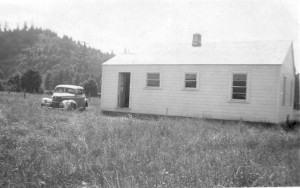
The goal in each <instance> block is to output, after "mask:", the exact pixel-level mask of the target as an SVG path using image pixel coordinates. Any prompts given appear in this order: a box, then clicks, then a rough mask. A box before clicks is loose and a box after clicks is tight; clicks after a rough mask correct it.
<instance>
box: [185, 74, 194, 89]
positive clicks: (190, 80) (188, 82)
mask: <svg viewBox="0 0 300 188" xmlns="http://www.w3.org/2000/svg"><path fill="white" fill-rule="evenodd" d="M184 77H185V78H184V87H185V88H197V74H196V73H186V74H185V76H184Z"/></svg>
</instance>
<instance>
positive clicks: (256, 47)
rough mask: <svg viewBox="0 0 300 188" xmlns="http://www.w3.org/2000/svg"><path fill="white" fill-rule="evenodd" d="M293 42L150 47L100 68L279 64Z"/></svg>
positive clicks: (116, 58) (113, 59)
mask: <svg viewBox="0 0 300 188" xmlns="http://www.w3.org/2000/svg"><path fill="white" fill-rule="evenodd" d="M291 44H292V41H256V42H217V43H205V42H204V43H202V46H201V47H193V46H192V44H191V43H181V44H166V45H158V46H152V47H151V48H148V49H146V50H144V51H143V52H141V53H137V54H121V55H117V56H115V57H113V58H112V59H110V60H108V61H107V62H105V63H104V64H103V65H146V64H162V65H169V64H267V65H271V64H275V65H277V64H282V63H283V60H284V58H285V56H286V54H287V52H288V49H289V47H290V46H291Z"/></svg>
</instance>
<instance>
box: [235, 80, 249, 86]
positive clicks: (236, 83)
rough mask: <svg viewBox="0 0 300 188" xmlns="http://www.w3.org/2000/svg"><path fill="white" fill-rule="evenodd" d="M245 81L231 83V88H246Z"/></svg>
mask: <svg viewBox="0 0 300 188" xmlns="http://www.w3.org/2000/svg"><path fill="white" fill-rule="evenodd" d="M246 84H247V82H246V81H233V84H232V86H246Z"/></svg>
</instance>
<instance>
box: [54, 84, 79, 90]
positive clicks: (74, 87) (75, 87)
mask: <svg viewBox="0 0 300 188" xmlns="http://www.w3.org/2000/svg"><path fill="white" fill-rule="evenodd" d="M58 87H65V88H71V89H84V88H83V87H81V86H75V85H58V86H56V87H55V89H56V88H58Z"/></svg>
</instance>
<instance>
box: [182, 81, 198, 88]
mask: <svg viewBox="0 0 300 188" xmlns="http://www.w3.org/2000/svg"><path fill="white" fill-rule="evenodd" d="M196 83H197V82H196V81H186V82H185V87H187V88H196Z"/></svg>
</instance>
